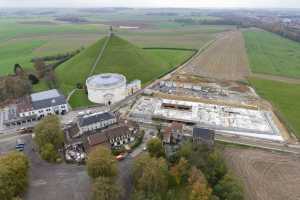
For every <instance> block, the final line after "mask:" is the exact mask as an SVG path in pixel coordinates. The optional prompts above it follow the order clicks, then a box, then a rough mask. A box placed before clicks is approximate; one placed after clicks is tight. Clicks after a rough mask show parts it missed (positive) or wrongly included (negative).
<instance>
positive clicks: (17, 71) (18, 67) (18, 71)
mask: <svg viewBox="0 0 300 200" xmlns="http://www.w3.org/2000/svg"><path fill="white" fill-rule="evenodd" d="M14 72H15V75H17V76H23V75H24V74H25V72H24V70H23V68H22V67H21V65H20V64H15V67H14Z"/></svg>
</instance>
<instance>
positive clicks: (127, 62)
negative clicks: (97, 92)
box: [56, 36, 194, 93]
mask: <svg viewBox="0 0 300 200" xmlns="http://www.w3.org/2000/svg"><path fill="white" fill-rule="evenodd" d="M106 39H107V37H106V38H103V39H102V40H99V41H98V42H96V43H95V44H93V45H92V46H90V47H89V48H87V49H85V50H84V51H83V52H81V53H80V54H79V55H77V56H75V57H74V58H73V59H71V60H69V61H68V62H66V63H64V64H62V65H61V66H59V67H58V68H57V69H56V75H57V77H58V80H59V85H60V88H61V89H62V90H63V91H64V92H65V93H67V92H69V91H70V90H71V89H73V88H74V87H75V86H76V84H77V83H82V84H84V83H85V80H86V78H87V77H88V75H89V73H90V71H91V67H92V65H93V63H94V62H95V60H96V58H97V56H98V54H99V52H100V51H101V48H102V46H103V44H104V42H105V41H106ZM193 53H194V52H193V51H180V50H144V49H141V48H139V47H137V46H135V45H133V44H131V43H129V42H128V41H126V40H124V39H122V38H120V37H118V36H113V37H112V38H111V39H110V40H109V43H108V45H107V47H106V49H105V51H104V54H103V56H102V58H101V61H100V62H99V63H98V65H97V66H96V68H95V71H94V74H99V73H105V72H112V73H121V74H124V75H125V76H126V78H127V79H128V81H131V80H134V79H140V80H142V83H143V84H145V83H147V82H149V81H151V80H153V79H155V78H156V77H158V76H159V75H161V74H163V73H165V72H167V71H169V70H170V69H172V68H173V67H175V66H177V65H179V64H181V63H182V62H184V61H185V60H187V59H188V58H189V57H190V56H191V55H192V54H193Z"/></svg>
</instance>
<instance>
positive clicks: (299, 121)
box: [250, 78, 300, 138]
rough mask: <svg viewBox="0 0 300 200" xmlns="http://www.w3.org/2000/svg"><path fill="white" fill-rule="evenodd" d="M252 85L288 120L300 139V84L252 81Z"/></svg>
mask: <svg viewBox="0 0 300 200" xmlns="http://www.w3.org/2000/svg"><path fill="white" fill-rule="evenodd" d="M250 83H251V84H252V85H253V86H254V87H255V89H256V91H257V92H258V93H259V95H261V96H262V97H263V98H265V99H267V100H268V101H270V102H271V103H272V104H273V106H275V108H276V109H278V110H279V112H280V113H281V114H282V115H283V117H284V118H285V119H286V120H287V122H288V125H289V126H291V127H292V129H293V130H294V133H295V135H296V136H297V137H298V138H300V84H288V83H283V82H277V81H270V80H262V79H253V78H252V79H250Z"/></svg>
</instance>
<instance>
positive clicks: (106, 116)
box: [78, 112, 117, 135]
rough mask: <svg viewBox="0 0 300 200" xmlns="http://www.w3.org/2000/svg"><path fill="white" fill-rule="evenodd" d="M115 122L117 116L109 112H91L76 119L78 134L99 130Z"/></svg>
mask: <svg viewBox="0 0 300 200" xmlns="http://www.w3.org/2000/svg"><path fill="white" fill-rule="evenodd" d="M115 123H117V118H116V116H115V115H114V114H113V113H111V112H105V113H93V114H90V115H85V116H83V117H80V118H79V120H78V126H79V129H80V135H82V134H84V133H86V132H89V131H94V130H99V129H102V128H105V127H108V126H110V125H113V124H115Z"/></svg>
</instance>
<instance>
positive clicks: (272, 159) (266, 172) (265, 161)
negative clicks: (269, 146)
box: [224, 148, 300, 200]
mask: <svg viewBox="0 0 300 200" xmlns="http://www.w3.org/2000/svg"><path fill="white" fill-rule="evenodd" d="M224 155H225V158H226V161H227V162H228V163H229V167H230V168H231V169H232V171H233V172H234V173H235V174H236V175H237V176H238V177H239V178H240V179H241V181H242V182H243V184H244V190H245V197H246V199H248V200H299V199H300V190H299V188H300V157H297V156H296V155H294V154H283V153H274V152H269V151H263V150H257V149H242V148H225V150H224Z"/></svg>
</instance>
